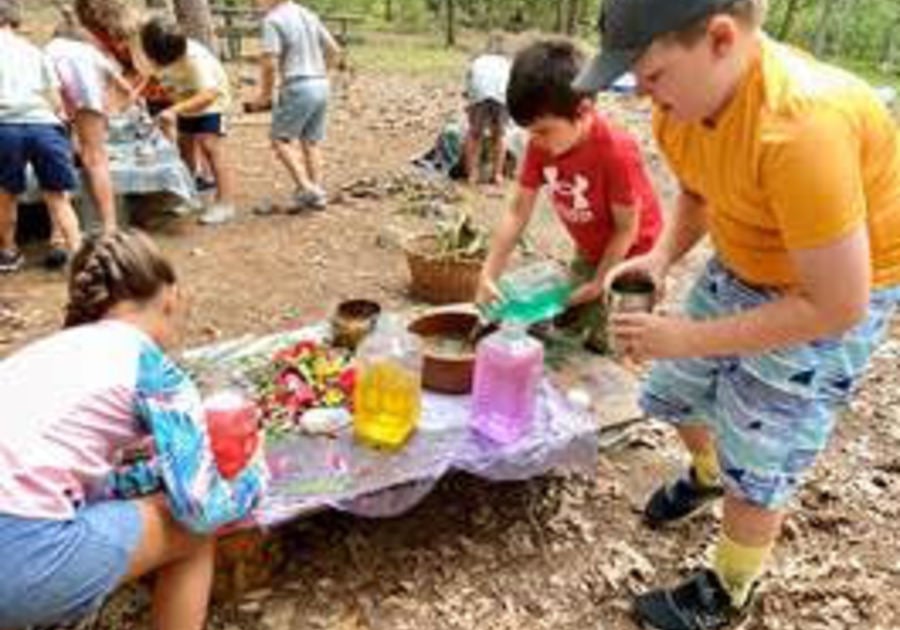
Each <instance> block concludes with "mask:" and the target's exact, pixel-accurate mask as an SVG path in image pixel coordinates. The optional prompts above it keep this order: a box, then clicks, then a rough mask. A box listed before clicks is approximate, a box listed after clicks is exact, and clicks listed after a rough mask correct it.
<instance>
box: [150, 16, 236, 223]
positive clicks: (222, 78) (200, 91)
mask: <svg viewBox="0 0 900 630" xmlns="http://www.w3.org/2000/svg"><path fill="white" fill-rule="evenodd" d="M140 44H141V46H140V47H141V51H142V53H143V55H144V56H145V57H146V58H147V60H148V61H149V62H150V64H151V65H152V66H153V71H154V74H156V75H157V76H158V77H159V79H160V81H161V82H162V84H163V85H164V86H165V87H166V88H167V89H168V90H169V91H170V92H171V94H172V97H173V100H174V102H173V103H172V105H171V106H170V107H168V108H167V109H165V110H163V111H162V112H160V113H159V114H158V116H157V118H158V120H159V121H160V123H161V125H162V126H163V129H164V130H165V131H167V133H168V134H169V135H170V136H172V137H174V136H175V135H176V133H175V131H176V129H177V138H178V146H179V149H180V150H181V156H182V158H183V159H184V161H185V162H186V163H187V164H188V166H189V167H190V169H191V171H192V172H193V173H197V172H198V164H197V161H198V160H197V156H198V154H199V155H200V156H201V157H202V159H204V160H205V161H206V163H207V164H209V166H210V168H211V169H212V171H213V174H214V176H215V179H216V182H217V184H218V188H217V191H216V200H215V202H214V203H213V204H212V205H210V206H209V207H208V208H207V209H206V210H205V211H204V212H203V214H202V215H201V216H200V223H202V224H204V225H218V224H221V223H225V222H227V221H230V220H231V219H232V218H234V215H235V207H234V193H235V182H234V173H233V171H232V168H231V164H230V162H229V159H228V153H227V151H226V148H225V135H226V121H225V116H226V112H227V111H228V107H229V105H230V103H231V87H230V85H229V81H228V75H227V74H226V72H225V68H223V67H222V64H221V63H220V62H219V60H218V59H216V57H215V55H213V54H212V53H211V52H210V51H209V50H208V49H207V48H206V47H205V46H203V44H201V43H200V42H197V41H194V40H192V39H189V38H187V37H186V36H185V35H184V33H183V32H182V30H181V27H180V26H179V25H178V24H177V23H176V22H175V21H174V20H172V19H171V18H164V17H154V18H151V19H150V20H148V21H147V22H145V23H144V24H143V25H142V26H141V29H140Z"/></svg>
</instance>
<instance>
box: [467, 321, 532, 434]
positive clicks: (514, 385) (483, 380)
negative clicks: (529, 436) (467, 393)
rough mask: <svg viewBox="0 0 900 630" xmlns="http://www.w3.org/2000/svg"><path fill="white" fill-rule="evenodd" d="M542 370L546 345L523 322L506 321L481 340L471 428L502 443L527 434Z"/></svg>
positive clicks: (478, 350) (476, 358) (477, 360)
mask: <svg viewBox="0 0 900 630" xmlns="http://www.w3.org/2000/svg"><path fill="white" fill-rule="evenodd" d="M543 370H544V346H543V345H542V344H541V343H540V342H539V341H538V340H537V339H534V338H533V337H529V336H528V333H527V332H526V331H525V324H524V323H521V322H515V321H513V322H505V323H504V324H503V327H502V328H501V329H500V330H499V331H497V332H495V333H493V334H491V335H489V336H487V337H485V338H484V339H482V340H481V342H480V343H479V344H478V349H477V350H476V354H475V385H474V389H473V394H472V428H473V429H474V430H475V431H476V432H477V433H479V434H481V435H484V436H485V437H487V438H489V439H490V440H492V441H494V442H497V443H500V444H508V443H511V442H514V441H516V440H518V439H519V438H521V437H522V436H523V435H525V434H526V433H528V432H529V431H530V430H531V427H532V425H533V423H534V416H535V410H536V407H537V396H538V385H539V383H540V380H541V375H542V374H543Z"/></svg>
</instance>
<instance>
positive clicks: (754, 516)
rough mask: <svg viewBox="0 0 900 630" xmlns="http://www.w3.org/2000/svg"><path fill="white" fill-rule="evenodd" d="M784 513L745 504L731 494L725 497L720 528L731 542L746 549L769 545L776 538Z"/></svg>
mask: <svg viewBox="0 0 900 630" xmlns="http://www.w3.org/2000/svg"><path fill="white" fill-rule="evenodd" d="M783 522H784V512H783V511H780V510H769V509H766V508H763V507H759V506H758V505H753V504H751V503H747V502H746V501H744V500H742V499H739V498H737V497H735V496H732V495H731V494H727V495H725V510H724V515H723V520H722V527H723V529H724V530H725V535H726V536H728V537H729V538H730V539H731V540H733V541H735V542H737V543H740V544H742V545H746V546H748V547H761V546H763V545H770V544H772V543H774V542H775V539H776V538H778V534H779V533H780V532H781V524H782V523H783Z"/></svg>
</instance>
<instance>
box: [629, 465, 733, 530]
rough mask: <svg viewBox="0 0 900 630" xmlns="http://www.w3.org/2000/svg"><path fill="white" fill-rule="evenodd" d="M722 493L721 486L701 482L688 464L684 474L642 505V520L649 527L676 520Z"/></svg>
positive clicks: (695, 511)
mask: <svg viewBox="0 0 900 630" xmlns="http://www.w3.org/2000/svg"><path fill="white" fill-rule="evenodd" d="M724 494H725V489H724V488H722V486H718V485H717V486H712V487H706V486H702V485H700V482H699V481H697V473H696V472H695V471H694V469H693V468H691V469H690V470H689V472H688V474H687V475H682V476H681V477H679V478H678V479H676V480H675V481H674V482H671V483H667V484H665V485H664V486H662V487H661V488H659V489H658V490H657V491H656V492H654V493H653V496H651V497H650V500H649V501H648V502H647V505H646V507H644V522H645V523H646V524H647V525H648V526H650V527H652V528H657V527H662V526H663V525H668V524H670V523H675V522H677V521H680V520H682V519H685V518H687V517H688V516H691V515H693V514H696V513H698V512H699V511H700V510H701V509H703V508H704V507H707V506H708V505H709V504H710V503H712V502H713V501H715V500H716V499H719V498H721V497H722V496H723V495H724Z"/></svg>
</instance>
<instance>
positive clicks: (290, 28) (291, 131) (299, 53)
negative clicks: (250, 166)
mask: <svg viewBox="0 0 900 630" xmlns="http://www.w3.org/2000/svg"><path fill="white" fill-rule="evenodd" d="M256 4H257V6H258V7H259V8H260V9H262V10H264V11H266V15H265V17H264V18H263V26H262V48H263V54H262V57H261V64H262V80H261V82H260V83H261V85H260V93H259V96H258V97H257V99H256V100H255V101H253V102H251V103H248V104H247V109H248V110H249V111H254V110H264V109H268V108H269V107H271V105H272V93H273V91H274V87H275V73H276V70H277V72H278V75H279V78H280V80H281V86H280V91H279V94H278V101H277V102H276V103H275V106H274V110H273V112H272V133H271V138H272V147H273V148H274V150H275V155H277V156H278V159H279V160H280V161H281V163H282V164H284V166H285V168H287V170H288V172H289V173H290V175H291V178H292V179H293V180H294V185H295V186H296V192H295V194H294V204H293V206H292V208H291V210H293V211H297V210H302V209H304V208H313V209H317V210H322V209H324V208H325V206H326V205H327V202H328V199H327V196H326V194H325V189H324V187H323V186H322V151H321V149H320V148H319V145H320V144H321V142H322V140H324V139H325V117H326V113H327V110H328V97H329V91H330V90H329V85H328V74H327V67H326V62H327V61H329V60H333V59H337V58H339V57H340V55H341V48H340V46H338V44H337V42H336V41H335V40H334V38H333V37H332V36H331V34H330V33H329V32H328V29H326V28H325V26H324V25H323V24H322V21H321V20H320V19H319V16H317V15H316V14H315V13H313V12H312V11H310V10H309V9H308V8H306V7H304V6H301V5H299V4H297V3H295V2H291V0H256ZM294 140H299V142H300V150H301V155H298V154H297V152H296V150H295V148H294V147H293V146H292V144H291V143H292V142H293V141H294Z"/></svg>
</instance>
